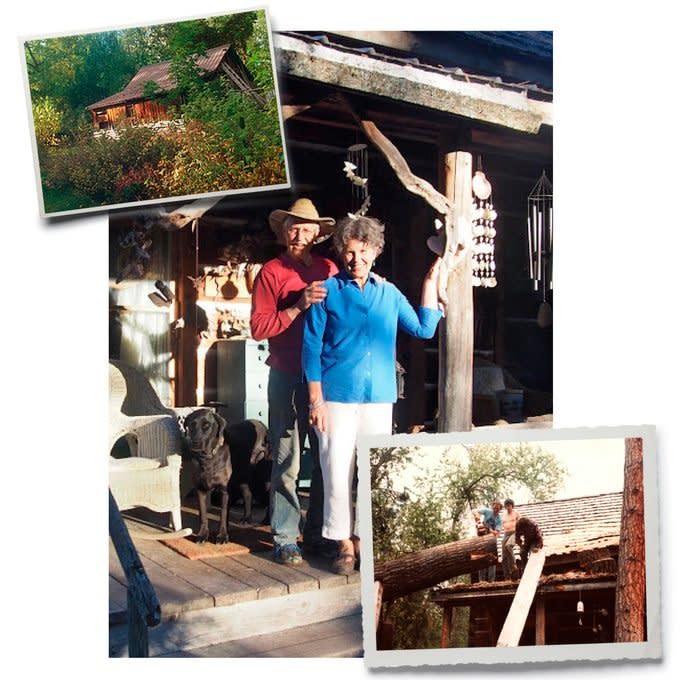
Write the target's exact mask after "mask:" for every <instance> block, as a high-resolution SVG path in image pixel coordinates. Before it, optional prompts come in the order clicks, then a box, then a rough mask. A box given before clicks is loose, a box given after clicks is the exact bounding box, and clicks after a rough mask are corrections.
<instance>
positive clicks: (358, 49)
mask: <svg viewBox="0 0 680 680" xmlns="http://www.w3.org/2000/svg"><path fill="white" fill-rule="evenodd" d="M506 33H507V35H513V34H512V32H506ZM278 34H279V35H288V36H291V37H294V38H297V39H299V40H303V41H305V42H308V43H310V44H311V43H317V44H319V45H324V46H326V47H330V48H332V49H335V50H338V51H340V52H346V53H352V54H356V55H361V56H366V57H370V58H371V59H375V60H376V61H381V62H386V63H394V64H401V65H408V66H411V67H413V68H415V69H418V70H422V71H423V72H429V73H436V74H442V75H446V76H449V77H450V78H452V79H455V80H460V81H464V82H467V83H477V84H481V85H489V86H492V87H494V88H497V89H501V90H509V91H513V92H522V93H524V94H526V95H527V96H528V97H532V98H537V99H542V100H546V101H552V91H551V90H548V89H546V88H543V87H539V85H537V84H536V83H532V82H511V81H509V80H507V79H505V80H504V79H503V78H501V77H500V76H497V75H496V76H489V75H482V74H479V73H474V72H472V71H470V70H466V69H463V68H462V67H461V66H460V65H457V64H441V63H436V62H432V61H431V60H428V61H424V60H423V59H422V58H419V57H418V56H416V55H413V54H409V53H408V52H403V53H399V52H398V51H395V50H392V51H390V50H387V49H382V48H381V46H380V45H376V44H372V43H368V42H367V43H366V44H364V45H362V44H357V43H356V41H354V42H350V43H348V42H345V41H343V40H342V38H341V37H340V36H338V35H336V34H332V33H322V32H319V33H313V32H297V31H280V32H278ZM507 40H508V41H509V39H507ZM551 44H552V41H551ZM550 54H552V51H551V52H550Z"/></svg>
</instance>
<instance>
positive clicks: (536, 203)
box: [527, 170, 553, 327]
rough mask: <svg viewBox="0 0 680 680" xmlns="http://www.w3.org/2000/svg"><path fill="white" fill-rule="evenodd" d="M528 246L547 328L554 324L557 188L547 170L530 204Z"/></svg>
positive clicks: (541, 323) (541, 319) (540, 321)
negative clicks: (551, 295) (551, 301)
mask: <svg viewBox="0 0 680 680" xmlns="http://www.w3.org/2000/svg"><path fill="white" fill-rule="evenodd" d="M527 242H528V249H529V276H530V278H531V280H532V282H533V285H534V290H535V291H540V292H541V294H542V296H543V301H542V302H541V305H540V307H539V310H538V319H537V321H538V324H539V326H541V327H546V326H549V325H550V324H551V323H552V309H551V307H550V304H549V303H548V300H547V292H548V290H552V249H553V188H552V183H551V182H550V180H549V179H548V176H547V175H546V174H545V170H544V171H543V173H542V174H541V177H540V179H539V180H538V182H536V184H535V185H534V188H533V189H532V190H531V192H530V193H529V198H528V200H527Z"/></svg>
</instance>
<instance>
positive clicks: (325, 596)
mask: <svg viewBox="0 0 680 680" xmlns="http://www.w3.org/2000/svg"><path fill="white" fill-rule="evenodd" d="M360 615H361V594H360V586H359V582H358V581H356V582H354V583H349V584H347V585H344V586H336V587H334V588H324V589H318V590H308V591H303V592H296V593H291V594H288V595H283V596H280V597H272V598H269V599H264V600H251V601H245V602H238V603H235V604H230V605H228V606H221V607H210V608H202V609H192V610H188V611H180V612H178V613H176V614H174V615H173V616H171V617H169V618H165V619H164V620H163V621H161V623H160V624H159V625H158V626H156V627H155V628H150V629H149V656H152V657H155V656H170V655H175V654H179V655H180V656H184V655H186V656H192V654H190V653H188V652H192V651H193V650H199V649H203V650H206V651H205V655H208V656H212V655H216V656H219V655H220V654H213V653H212V652H210V653H208V651H207V648H209V647H212V646H219V647H221V648H222V649H223V650H224V651H225V652H226V650H227V649H229V650H231V651H232V652H233V653H234V655H236V656H250V655H253V654H249V653H246V651H245V650H246V649H247V648H248V646H249V645H250V644H253V645H255V647H254V651H255V650H257V649H259V650H261V651H262V655H264V656H267V655H269V654H268V653H265V652H267V650H265V648H264V647H263V646H262V644H263V643H262V641H259V642H258V640H256V639H255V640H249V639H253V638H260V637H262V636H266V637H270V638H271V634H272V633H280V632H282V631H291V630H293V629H300V628H302V627H307V626H313V625H314V624H319V623H321V622H328V625H327V626H326V627H325V629H326V630H328V631H331V634H330V637H333V635H332V631H333V629H334V626H335V625H339V626H340V627H339V628H338V630H339V631H340V633H338V635H341V633H342V630H343V628H342V627H343V626H347V625H350V624H351V619H352V617H356V618H357V619H360ZM348 618H349V619H350V621H345V619H348ZM336 622H340V623H339V624H336ZM358 630H359V638H360V637H361V626H360V621H359V626H358ZM127 634H128V632H127V625H126V623H115V624H113V625H110V626H109V656H110V657H125V656H128V643H127ZM299 641H300V644H302V643H303V639H302V638H300V639H299ZM336 642H338V641H336ZM227 643H231V645H227V646H225V645H226V644H227ZM320 644H321V643H320ZM312 646H313V645H312ZM351 649H354V647H352V646H351V645H350V646H349V647H348V648H347V649H346V650H345V651H348V652H349V651H351ZM239 650H241V652H239ZM213 651H214V650H213ZM300 651H301V652H304V651H307V652H309V653H308V654H306V655H308V656H325V653H323V652H322V651H321V650H320V649H319V650H318V651H316V652H315V651H314V650H313V649H307V648H305V647H304V645H303V646H302V647H301V648H300ZM355 651H356V650H355ZM269 652H272V654H271V655H273V656H276V655H277V654H275V653H273V652H274V650H269ZM288 653H291V651H290V650H288ZM197 655H198V654H197ZM225 655H226V654H225ZM230 655H231V654H230ZM351 655H353V654H351Z"/></svg>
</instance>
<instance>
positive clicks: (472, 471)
mask: <svg viewBox="0 0 680 680" xmlns="http://www.w3.org/2000/svg"><path fill="white" fill-rule="evenodd" d="M406 472H408V473H409V474H408V475H406V474H405V473H406ZM565 472H566V471H565V469H564V468H563V467H562V466H561V465H560V464H559V462H558V460H557V459H556V457H555V456H554V455H553V454H552V453H550V452H548V451H545V450H544V449H542V448H541V447H540V446H536V445H532V444H523V443H520V444H483V445H476V446H468V447H458V448H454V447H446V448H442V450H441V455H440V457H439V460H438V461H437V464H436V465H434V466H433V465H431V464H427V465H425V464H424V463H423V458H422V455H421V449H420V448H419V447H414V448H410V449H409V448H406V447H395V448H379V449H372V450H371V494H372V519H373V549H374V556H375V559H376V560H377V561H383V560H388V559H392V558H395V557H397V556H399V555H403V554H405V553H409V552H415V551H417V550H423V549H425V548H430V547H433V546H436V545H441V544H443V543H447V542H450V541H455V540H459V539H460V538H461V533H462V529H463V526H464V519H465V517H466V516H469V513H470V510H471V508H473V507H476V506H479V505H483V504H484V505H486V504H489V503H490V502H491V501H492V500H493V499H494V498H497V497H505V496H510V495H516V494H518V493H520V492H524V493H526V494H527V495H528V496H529V497H530V499H532V500H534V501H540V500H547V499H549V498H552V497H554V495H555V493H556V492H557V490H558V489H559V488H560V486H561V485H562V481H563V479H564V475H565ZM404 479H408V483H407V485H406V486H405V484H404V481H403V480H404ZM463 578H469V577H463ZM390 616H391V619H392V621H393V623H394V626H395V630H394V646H395V648H396V649H408V648H410V649H425V648H430V647H437V646H439V631H440V630H441V612H440V609H439V607H437V606H436V605H433V604H432V603H431V602H430V601H429V593H428V592H419V593H412V594H410V595H408V596H407V597H404V598H400V599H398V600H395V601H394V602H393V603H392V604H391V607H390Z"/></svg>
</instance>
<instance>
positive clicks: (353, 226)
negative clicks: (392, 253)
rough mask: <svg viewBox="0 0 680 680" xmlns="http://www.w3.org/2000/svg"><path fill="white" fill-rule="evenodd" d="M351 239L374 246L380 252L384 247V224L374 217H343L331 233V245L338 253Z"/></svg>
mask: <svg viewBox="0 0 680 680" xmlns="http://www.w3.org/2000/svg"><path fill="white" fill-rule="evenodd" d="M353 239H356V240H357V241H361V242H362V243H366V244H367V245H368V246H370V247H371V248H375V251H376V253H377V254H378V255H379V254H380V253H382V251H383V248H384V247H385V225H384V224H382V222H379V221H378V220H376V219H375V218H374V217H364V216H358V217H350V216H349V215H348V216H347V217H344V218H343V219H342V220H340V222H339V223H338V226H337V228H336V230H335V232H334V233H333V245H334V246H335V249H336V250H337V251H338V253H342V251H343V250H344V249H345V246H346V245H347V243H348V242H349V241H351V240H353Z"/></svg>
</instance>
